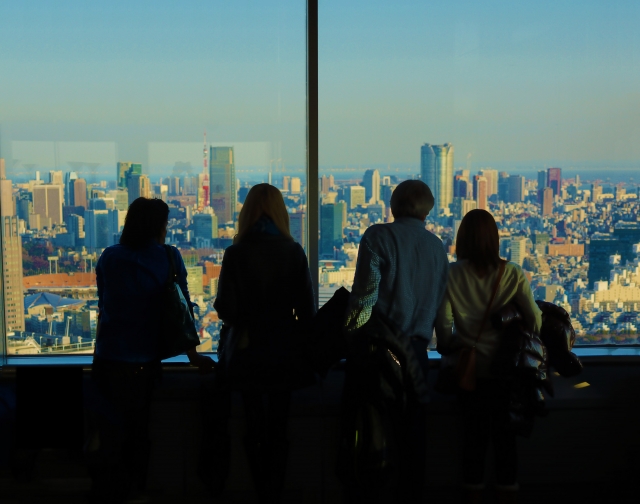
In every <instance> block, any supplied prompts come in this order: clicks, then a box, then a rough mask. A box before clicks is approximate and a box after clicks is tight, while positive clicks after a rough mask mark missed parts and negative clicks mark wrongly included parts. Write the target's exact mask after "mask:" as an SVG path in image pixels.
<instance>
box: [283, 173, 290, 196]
mask: <svg viewBox="0 0 640 504" xmlns="http://www.w3.org/2000/svg"><path fill="white" fill-rule="evenodd" d="M290 186H291V177H289V176H288V175H285V176H284V177H282V192H289V187H290Z"/></svg>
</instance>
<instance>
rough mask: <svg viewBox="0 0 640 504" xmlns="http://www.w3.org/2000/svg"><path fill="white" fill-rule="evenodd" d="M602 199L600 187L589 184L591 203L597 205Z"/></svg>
mask: <svg viewBox="0 0 640 504" xmlns="http://www.w3.org/2000/svg"><path fill="white" fill-rule="evenodd" d="M601 197H602V186H601V185H598V184H591V201H592V202H593V203H597V202H598V200H599V199H600V198H601Z"/></svg>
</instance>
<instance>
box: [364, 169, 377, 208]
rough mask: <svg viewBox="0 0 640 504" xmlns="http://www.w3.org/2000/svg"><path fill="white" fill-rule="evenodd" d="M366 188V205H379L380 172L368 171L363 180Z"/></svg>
mask: <svg viewBox="0 0 640 504" xmlns="http://www.w3.org/2000/svg"><path fill="white" fill-rule="evenodd" d="M362 185H363V186H364V199H365V201H366V203H373V204H375V203H378V201H379V200H380V172H379V171H378V170H367V171H366V172H364V177H363V178H362Z"/></svg>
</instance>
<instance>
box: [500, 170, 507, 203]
mask: <svg viewBox="0 0 640 504" xmlns="http://www.w3.org/2000/svg"><path fill="white" fill-rule="evenodd" d="M498 199H499V200H500V201H504V202H505V203H507V202H509V174H508V173H507V172H500V173H499V174H498Z"/></svg>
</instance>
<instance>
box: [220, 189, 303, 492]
mask: <svg viewBox="0 0 640 504" xmlns="http://www.w3.org/2000/svg"><path fill="white" fill-rule="evenodd" d="M214 307H215V309H216V311H217V312H218V315H219V317H220V319H221V320H222V321H223V323H224V331H223V333H224V334H225V336H224V338H221V347H222V349H221V351H220V361H221V367H222V370H223V373H224V374H225V379H226V381H227V383H228V385H229V387H230V388H231V389H234V390H240V391H241V392H242V398H243V402H244V408H245V415H246V421H247V434H246V437H245V450H246V453H247V458H248V461H249V465H250V468H251V473H252V477H253V481H254V486H255V487H256V490H257V492H258V495H259V496H260V500H261V502H274V503H275V502H279V500H280V495H281V493H282V488H283V483H284V473H285V467H286V460H287V452H288V442H287V439H286V426H287V416H288V411H289V404H290V400H291V389H292V380H293V377H292V372H291V369H290V366H289V364H290V362H291V361H292V353H293V346H294V344H295V335H296V334H297V332H298V331H297V330H296V328H297V326H298V325H299V324H300V323H309V322H310V321H311V320H312V319H313V316H314V315H315V301H314V295H313V288H312V284H311V275H310V273H309V266H308V263H307V257H306V255H305V253H304V250H303V249H302V247H301V246H300V244H298V243H296V242H295V241H294V240H293V238H292V236H291V233H290V231H289V215H288V213H287V209H286V206H285V204H284V199H283V198H282V194H281V193H280V191H279V190H278V189H277V188H275V187H273V186H272V185H269V184H258V185H255V186H253V187H252V188H251V190H250V191H249V194H248V195H247V198H246V200H245V203H244V205H243V207H242V210H241V212H240V216H239V218H238V234H237V235H236V237H235V239H234V240H233V245H231V246H230V247H229V248H227V250H226V251H225V254H224V259H223V261H222V270H221V272H220V279H219V283H218V293H217V297H216V301H215V303H214ZM265 396H266V397H265Z"/></svg>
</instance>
